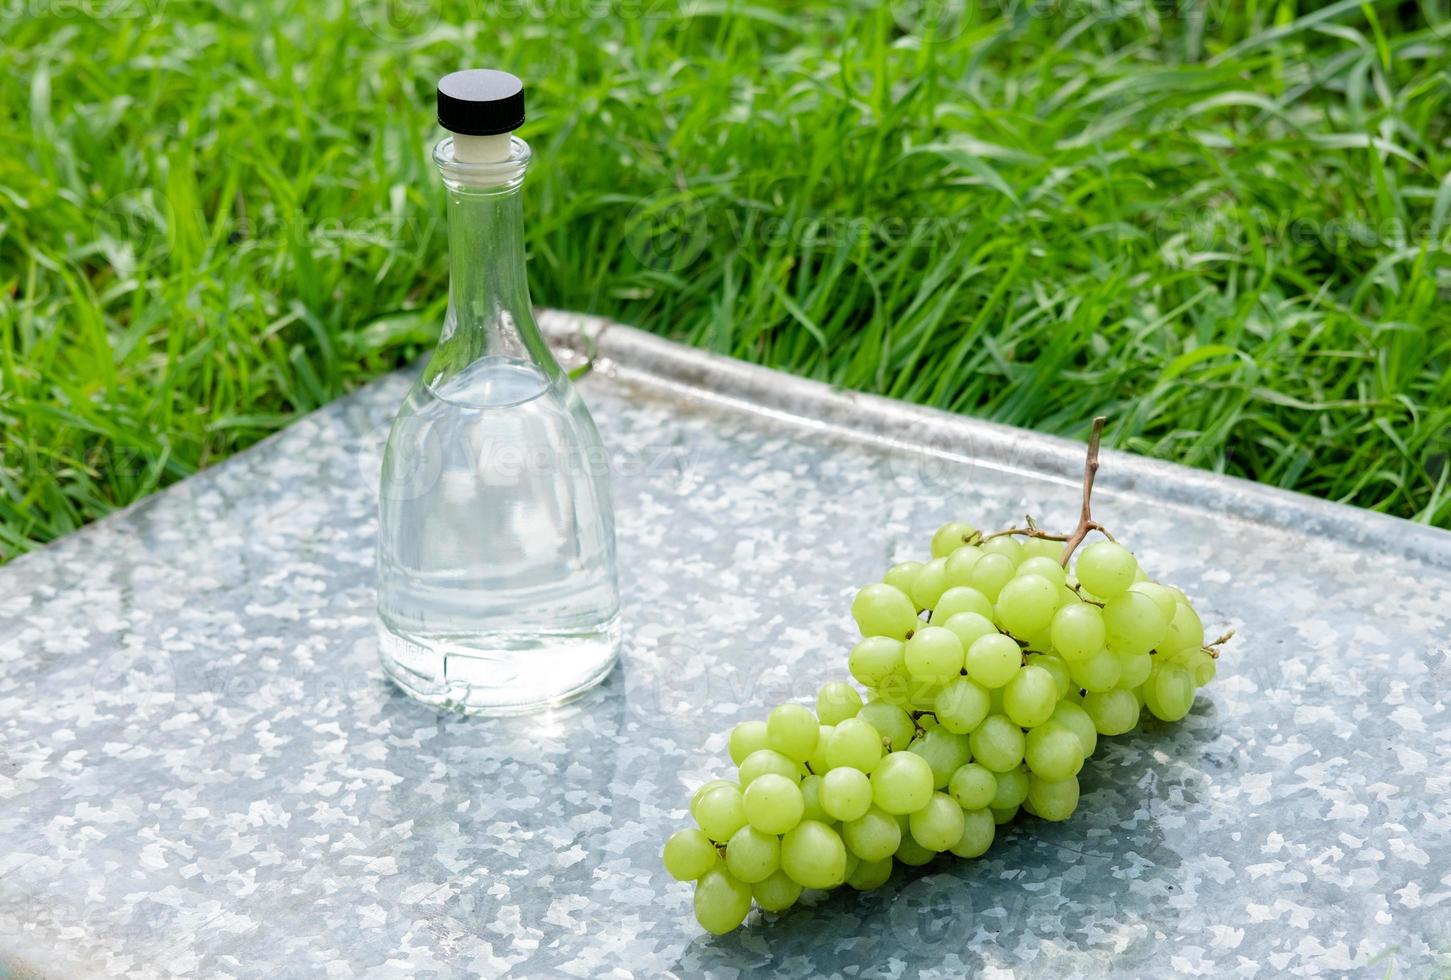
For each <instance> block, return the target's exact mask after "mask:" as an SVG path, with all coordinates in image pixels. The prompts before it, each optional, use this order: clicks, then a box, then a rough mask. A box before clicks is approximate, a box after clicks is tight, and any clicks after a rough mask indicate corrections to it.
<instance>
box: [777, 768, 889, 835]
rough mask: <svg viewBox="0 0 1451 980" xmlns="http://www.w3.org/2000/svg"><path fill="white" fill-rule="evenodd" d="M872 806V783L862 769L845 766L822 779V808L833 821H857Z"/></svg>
mask: <svg viewBox="0 0 1451 980" xmlns="http://www.w3.org/2000/svg"><path fill="white" fill-rule="evenodd" d="M871 806H872V781H871V780H870V779H868V778H867V774H866V773H864V772H862V771H861V770H860V769H851V768H848V767H846V766H843V767H841V768H839V769H833V770H831V772H829V773H827V774H826V775H825V776H823V777H822V781H821V807H822V809H824V810H825V811H826V812H827V813H828V814H830V815H831V818H832V819H833V820H856V819H857V818H858V817H860V816H861V815H862V814H864V813H866V812H867V811H868V810H869V809H871ZM783 833H784V831H783Z"/></svg>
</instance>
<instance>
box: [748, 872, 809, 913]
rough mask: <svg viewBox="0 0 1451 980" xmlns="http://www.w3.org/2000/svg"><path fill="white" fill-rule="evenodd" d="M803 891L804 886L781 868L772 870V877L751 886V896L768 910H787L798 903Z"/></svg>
mask: <svg viewBox="0 0 1451 980" xmlns="http://www.w3.org/2000/svg"><path fill="white" fill-rule="evenodd" d="M802 891H803V889H802V887H801V886H800V885H798V884H796V882H794V881H792V880H791V877H790V875H788V874H786V872H784V871H782V870H781V869H779V868H777V869H776V870H775V871H773V872H771V875H770V877H768V878H766V879H764V880H762V881H758V882H756V883H755V884H754V885H752V886H751V896H752V897H753V898H755V900H756V904H757V905H759V906H760V907H761V908H763V909H765V910H766V911H767V912H784V911H786V910H787V909H789V908H790V907H791V906H793V905H795V904H796V900H797V899H798V898H800V897H801V892H802Z"/></svg>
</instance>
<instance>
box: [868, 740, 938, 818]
mask: <svg viewBox="0 0 1451 980" xmlns="http://www.w3.org/2000/svg"><path fill="white" fill-rule="evenodd" d="M932 782H933V780H932V767H931V766H929V765H928V764H927V760H926V759H924V758H922V757H921V756H920V755H917V754H916V753H914V752H893V753H891V754H890V755H888V756H887V757H886V758H885V759H883V760H882V761H881V763H880V764H879V765H878V766H877V767H876V769H875V771H873V772H872V802H873V803H875V804H876V805H877V806H878V807H880V808H881V809H883V810H885V811H886V812H888V813H892V814H898V813H911V812H912V811H914V810H920V809H922V808H923V807H924V806H926V805H927V801H928V800H930V799H931V798H932Z"/></svg>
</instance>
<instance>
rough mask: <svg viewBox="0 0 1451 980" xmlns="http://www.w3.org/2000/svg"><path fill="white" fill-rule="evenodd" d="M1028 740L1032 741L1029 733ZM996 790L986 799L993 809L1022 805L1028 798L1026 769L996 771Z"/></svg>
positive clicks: (1006, 808) (1009, 808) (1007, 808)
mask: <svg viewBox="0 0 1451 980" xmlns="http://www.w3.org/2000/svg"><path fill="white" fill-rule="evenodd" d="M1029 741H1030V742H1031V741H1032V738H1031V735H1030V736H1029ZM996 780H997V790H996V791H995V792H994V793H993V798H992V799H991V800H989V801H988V806H990V807H992V808H993V809H994V810H1011V809H1012V808H1013V807H1015V806H1022V805H1023V801H1024V800H1026V799H1027V798H1028V770H1027V769H1026V768H1024V767H1023V766H1018V767H1017V768H1016V769H1009V770H1008V771H1007V772H1002V773H998V775H997V777H996Z"/></svg>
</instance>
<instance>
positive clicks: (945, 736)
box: [907, 718, 972, 789]
mask: <svg viewBox="0 0 1451 980" xmlns="http://www.w3.org/2000/svg"><path fill="white" fill-rule="evenodd" d="M923 720H924V721H926V720H927V719H926V718H924V719H923ZM907 751H908V752H911V753H914V754H915V755H920V756H921V757H922V758H923V759H925V760H926V761H927V765H928V767H929V768H931V770H932V785H933V788H935V789H942V788H943V787H945V786H946V785H947V781H948V780H950V779H951V778H952V774H953V773H954V772H956V771H957V770H958V768H959V767H960V766H963V765H965V764H966V763H967V761H968V760H969V759H971V758H972V750H971V749H969V748H968V737H967V736H966V735H959V734H957V733H955V732H950V731H948V730H947V729H946V728H943V727H941V726H940V725H939V726H938V727H936V728H932V729H929V730H927V731H926V732H924V733H923V734H922V737H921V738H919V739H917V740H916V741H914V742H913V743H912V744H911V745H909V746H908V747H907Z"/></svg>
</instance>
